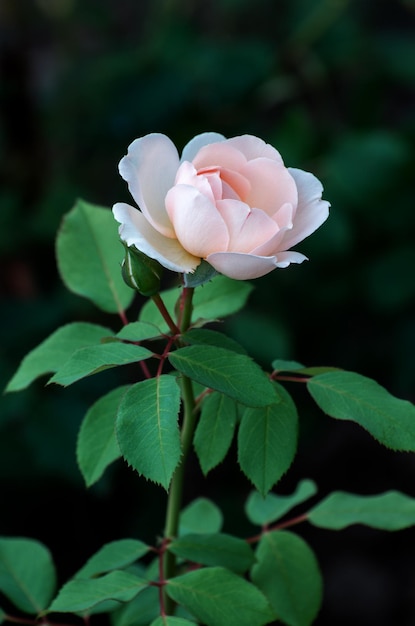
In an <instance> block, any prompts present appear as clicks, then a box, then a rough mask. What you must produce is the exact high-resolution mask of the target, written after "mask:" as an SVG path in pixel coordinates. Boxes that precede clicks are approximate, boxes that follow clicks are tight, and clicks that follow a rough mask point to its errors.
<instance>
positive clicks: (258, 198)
mask: <svg viewBox="0 0 415 626" xmlns="http://www.w3.org/2000/svg"><path fill="white" fill-rule="evenodd" d="M241 174H243V175H244V176H246V178H247V179H248V180H249V182H250V184H251V190H250V193H249V194H248V195H247V196H246V197H245V202H246V203H247V204H249V206H251V207H256V208H258V209H262V210H263V211H265V212H266V213H268V215H274V214H275V213H276V211H278V209H279V208H280V207H281V206H282V205H283V204H286V203H287V202H288V203H290V204H292V205H293V206H294V207H296V206H297V199H298V194H297V187H296V184H295V181H294V179H293V177H292V176H291V174H290V173H289V172H288V170H287V168H285V167H284V166H283V165H281V163H277V162H276V161H271V159H265V158H262V157H261V158H259V159H254V160H253V161H248V163H247V164H246V165H245V167H244V168H243V169H242V170H241Z"/></svg>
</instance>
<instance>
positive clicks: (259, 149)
mask: <svg viewBox="0 0 415 626" xmlns="http://www.w3.org/2000/svg"><path fill="white" fill-rule="evenodd" d="M226 143H228V144H229V145H230V146H232V147H233V148H236V149H237V150H240V151H241V152H242V154H244V155H245V157H246V158H247V160H248V161H250V160H251V159H258V158H260V157H265V158H267V159H272V160H273V161H278V162H279V163H281V165H283V160H282V158H281V155H280V153H279V152H278V150H276V149H275V148H273V146H271V145H270V144H269V143H265V141H263V140H262V139H259V137H255V136H254V135H240V136H239V137H232V139H228V140H227V142H226Z"/></svg>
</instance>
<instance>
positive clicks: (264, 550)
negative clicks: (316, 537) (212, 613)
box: [251, 530, 323, 626]
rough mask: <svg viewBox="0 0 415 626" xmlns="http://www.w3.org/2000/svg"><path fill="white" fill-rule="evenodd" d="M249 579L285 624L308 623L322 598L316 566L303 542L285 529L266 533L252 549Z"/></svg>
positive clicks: (312, 555) (312, 619) (302, 624)
mask: <svg viewBox="0 0 415 626" xmlns="http://www.w3.org/2000/svg"><path fill="white" fill-rule="evenodd" d="M256 558H257V563H256V564H255V565H254V566H253V568H252V571H251V575H252V580H253V582H254V583H255V584H256V585H257V586H258V587H259V589H261V591H262V592H263V593H264V594H265V596H266V597H267V598H268V600H269V602H270V604H271V606H272V608H273V609H274V611H275V613H276V614H277V615H278V618H279V619H280V620H281V621H282V622H284V624H288V625H289V626H309V624H312V623H313V621H314V619H315V617H316V615H317V613H318V611H319V609H320V605H321V601H322V588H323V585H322V579H321V574H320V569H319V566H318V563H317V560H316V557H315V556H314V553H313V551H312V550H311V548H310V547H309V546H308V545H307V544H306V542H305V541H304V540H303V539H301V538H300V537H298V536H297V535H294V534H293V533H290V532H286V531H281V530H279V531H275V532H271V533H266V534H265V535H264V536H263V537H262V539H261V541H260V543H259V545H258V548H257V551H256Z"/></svg>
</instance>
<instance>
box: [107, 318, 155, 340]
mask: <svg viewBox="0 0 415 626" xmlns="http://www.w3.org/2000/svg"><path fill="white" fill-rule="evenodd" d="M159 335H160V333H159V331H158V328H157V327H156V326H155V325H154V324H150V323H149V322H131V323H130V324H127V325H126V326H123V327H122V328H121V330H120V331H119V332H118V333H117V334H116V335H115V336H116V337H117V339H125V340H127V341H144V340H145V339H154V338H155V337H158V336H159Z"/></svg>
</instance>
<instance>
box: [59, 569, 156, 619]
mask: <svg viewBox="0 0 415 626" xmlns="http://www.w3.org/2000/svg"><path fill="white" fill-rule="evenodd" d="M147 586H148V581H147V580H143V579H141V578H138V577H137V576H134V575H133V574H130V573H129V572H123V571H118V570H116V571H114V572H110V573H109V574H105V576H101V577H100V578H74V579H72V580H70V581H69V582H67V583H66V584H65V585H64V586H63V587H62V588H61V589H60V591H59V593H58V595H57V596H56V598H55V599H54V600H53V602H52V604H51V605H50V607H49V608H48V612H49V613H78V612H86V611H90V610H91V609H93V608H95V607H96V606H97V605H98V604H100V603H104V602H105V603H106V602H108V600H115V601H117V602H129V601H130V600H132V599H133V598H134V597H135V596H136V595H137V594H138V593H140V591H143V589H145V588H146V587H147Z"/></svg>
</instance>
